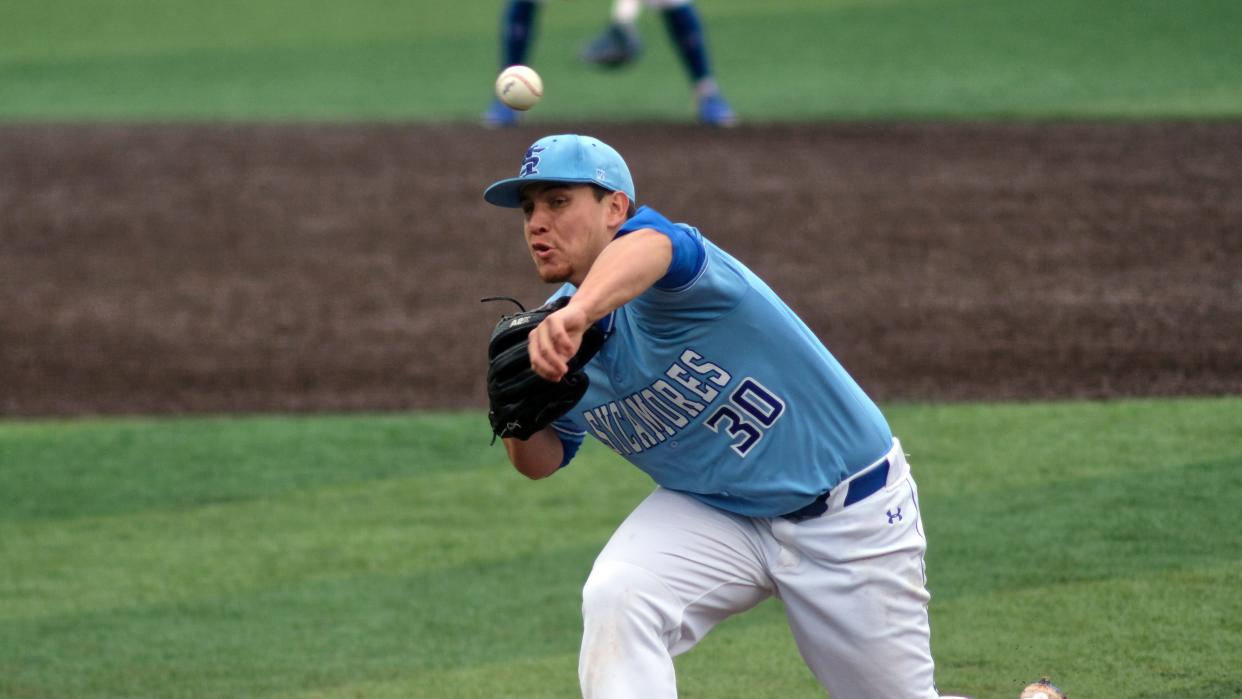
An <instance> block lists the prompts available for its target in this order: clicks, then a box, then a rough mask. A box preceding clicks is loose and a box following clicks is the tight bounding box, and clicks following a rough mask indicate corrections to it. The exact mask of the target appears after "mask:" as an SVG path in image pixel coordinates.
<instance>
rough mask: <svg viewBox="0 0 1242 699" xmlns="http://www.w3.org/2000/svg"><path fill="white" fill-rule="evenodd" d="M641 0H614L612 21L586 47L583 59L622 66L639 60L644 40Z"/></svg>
mask: <svg viewBox="0 0 1242 699" xmlns="http://www.w3.org/2000/svg"><path fill="white" fill-rule="evenodd" d="M641 7H642V5H641V3H640V2H639V0H613V3H612V22H611V23H610V24H609V25H608V26H607V27H605V28H604V31H603V32H601V33H600V34H599V35H598V36H596V37H595V38H594V39H592V40H591V41H590V42H589V43H587V45H586V47H585V48H583V49H582V53H581V58H582V60H583V61H585V62H587V63H593V64H595V65H597V66H601V67H603V68H620V67H621V66H625V65H629V64H630V63H633V62H634V61H635V60H637V59H638V55H639V54H640V53H642V48H643V45H642V40H641V39H640V38H639V36H638V27H637V22H638V13H639V10H640V9H641Z"/></svg>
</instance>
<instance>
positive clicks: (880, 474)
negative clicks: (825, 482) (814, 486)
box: [781, 459, 889, 522]
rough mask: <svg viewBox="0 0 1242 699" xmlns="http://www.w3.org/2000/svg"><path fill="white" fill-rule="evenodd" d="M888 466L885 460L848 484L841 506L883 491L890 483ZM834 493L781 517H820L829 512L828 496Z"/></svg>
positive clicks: (799, 520)
mask: <svg viewBox="0 0 1242 699" xmlns="http://www.w3.org/2000/svg"><path fill="white" fill-rule="evenodd" d="M888 466H889V463H888V459H885V460H883V461H881V462H880V465H878V466H876V467H875V468H872V469H870V470H869V471H867V472H866V473H864V474H862V475H860V476H856V477H855V478H854V479H853V480H851V481H850V482H849V483H846V484H845V488H846V490H845V502H844V503H843V504H842V505H841V506H842V507H849V506H850V505H853V504H854V503H856V502H858V501H860V500H864V499H866V498H868V497H871V496H872V495H874V494H875V493H876V492H877V491H879V490H881V489H883V488H884V485H885V484H886V483H888ZM833 492H834V491H831V490H829V491H828V492H826V493H824V494H823V495H820V496H819V497H817V498H815V501H814V502H812V503H811V504H810V505H807V506H806V507H803V508H801V509H798V510H794V511H793V512H790V513H789V514H784V515H781V517H783V518H785V519H787V520H789V521H791V522H801V521H802V520H804V519H813V518H815V517H818V516H820V515H822V514H824V513H825V512H827V511H828V496H830V495H832V493H833Z"/></svg>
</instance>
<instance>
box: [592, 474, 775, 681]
mask: <svg viewBox="0 0 1242 699" xmlns="http://www.w3.org/2000/svg"><path fill="white" fill-rule="evenodd" d="M761 549H762V543H761V542H760V540H759V538H758V535H757V533H756V529H755V526H754V524H753V522H752V521H751V520H749V519H747V518H745V517H738V516H735V515H730V514H727V513H724V512H722V511H720V510H716V509H713V508H710V507H707V506H706V505H703V504H701V503H699V502H698V501H696V500H694V499H693V498H691V497H689V496H687V495H682V494H680V493H675V492H673V491H670V490H664V489H658V490H656V491H655V492H654V493H652V494H651V495H650V496H648V498H647V499H646V500H644V501H643V502H642V503H641V504H640V505H639V506H638V507H637V508H635V510H634V512H633V513H631V514H630V516H629V517H628V518H626V520H625V522H624V523H622V524H621V526H620V527H619V528H618V529H617V531H616V533H614V534H613V536H612V539H611V540H610V541H609V542H608V545H607V546H606V547H605V548H604V550H603V551H602V552H600V555H599V557H598V558H597V559H596V561H595V566H594V567H593V568H592V570H591V575H590V578H589V579H588V580H587V583H586V586H585V587H584V589H583V599H582V615H583V637H582V654H581V656H580V658H579V664H578V675H579V680H580V681H581V683H582V693H583V696H584V697H586V699H634V698H635V697H641V699H668V698H671V697H675V696H677V685H676V678H675V675H674V671H673V657H674V656H676V655H679V654H681V653H684V652H686V651H687V650H689V649H690V648H692V647H693V646H694V645H695V644H696V643H698V641H699V640H700V639H702V638H703V636H704V635H706V634H707V632H708V631H710V630H711V629H712V627H714V626H715V625H716V624H718V623H719V622H721V621H722V620H724V619H726V618H728V617H729V616H732V615H733V614H737V613H739V612H743V611H745V610H747V609H750V608H751V607H753V606H755V605H756V604H758V603H759V602H761V601H763V600H764V599H766V598H767V597H769V596H770V595H771V591H772V590H771V583H770V581H769V580H768V577H767V574H766V573H765V572H764V571H763V567H762V565H761V563H760V561H761V558H760V555H761V554H760V551H761Z"/></svg>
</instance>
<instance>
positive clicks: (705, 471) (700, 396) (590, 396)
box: [552, 207, 892, 517]
mask: <svg viewBox="0 0 1242 699" xmlns="http://www.w3.org/2000/svg"><path fill="white" fill-rule="evenodd" d="M643 228H650V229H654V230H657V231H659V232H661V233H663V234H665V235H667V236H668V237H669V239H670V240H671V241H672V242H673V261H672V263H671V264H670V266H669V270H668V273H667V274H666V275H665V276H664V278H662V279H661V280H660V281H659V282H657V283H656V285H655V286H653V287H652V288H650V289H648V290H647V291H645V292H644V293H642V294H640V295H639V296H638V297H637V298H635V299H633V300H631V301H630V302H629V303H627V304H625V305H624V306H622V307H620V308H618V309H617V310H615V311H613V312H612V313H611V314H609V316H608V317H606V318H604V319H602V320H601V321H600V324H601V325H602V326H603V327H604V329H605V330H608V331H609V332H610V336H609V338H608V341H607V342H605V343H604V347H603V349H602V350H601V351H600V352H599V354H597V355H596V356H595V357H594V358H593V359H592V360H591V361H590V363H589V364H588V365H587V367H586V373H587V375H588V376H589V378H590V380H591V384H590V388H589V389H588V390H587V392H586V395H585V396H584V397H583V398H582V400H581V401H579V403H578V404H577V405H576V406H575V407H574V408H573V409H572V410H570V411H569V412H568V413H567V414H566V415H564V416H563V417H561V418H560V419H559V420H557V421H556V422H555V423H554V424H553V427H554V428H555V429H556V431H557V434H558V436H559V437H560V438H561V441H562V443H563V444H564V445H565V453H566V455H567V461H568V458H572V455H573V454H574V453H575V452H576V451H577V449H578V446H579V445H581V443H582V440H583V438H584V436H585V435H586V434H592V435H594V436H595V437H596V438H598V439H599V440H600V441H601V442H603V443H604V444H606V445H608V446H609V447H611V448H612V449H613V450H615V451H616V452H617V453H618V454H620V455H621V456H623V457H624V458H625V459H627V460H628V461H630V462H631V463H633V464H634V465H635V466H637V467H638V468H640V469H642V470H643V471H645V472H646V473H647V474H649V475H650V476H651V478H652V479H654V480H655V482H656V483H658V484H660V485H661V486H664V487H665V488H669V489H672V490H677V491H680V492H683V493H687V494H689V495H692V496H694V497H695V498H697V499H699V500H701V501H703V502H705V503H707V504H709V505H712V506H714V507H718V508H721V509H723V510H728V511H730V512H736V513H738V514H742V515H746V516H752V517H774V516H778V515H781V514H785V513H788V512H792V511H794V510H797V509H799V508H801V507H803V506H805V505H808V504H810V503H811V502H812V501H813V500H814V499H815V498H816V497H817V496H819V495H820V494H821V493H823V492H824V491H826V490H829V489H831V488H832V487H833V486H835V485H836V484H837V483H839V482H840V481H842V480H843V479H845V478H847V477H848V476H849V475H851V474H852V473H854V472H856V471H858V470H859V469H861V468H863V467H865V466H867V465H868V464H871V463H873V462H875V461H877V460H878V459H880V458H881V457H883V455H884V454H885V453H887V451H888V450H889V449H890V448H891V446H892V434H891V432H890V430H889V426H888V423H887V421H886V420H885V419H884V416H883V415H882V414H881V413H880V410H879V409H878V408H877V407H876V405H875V403H873V402H872V401H871V399H870V398H868V397H867V395H866V394H865V393H863V391H862V389H861V388H859V386H858V384H857V383H856V382H855V381H854V380H853V379H852V378H851V377H850V375H849V374H848V373H846V371H845V369H843V368H842V367H841V365H840V363H839V362H837V360H836V359H835V358H834V357H833V356H832V355H831V354H830V353H829V352H828V350H827V349H826V348H825V347H824V345H823V344H822V343H821V342H820V341H819V339H818V338H816V337H815V335H814V334H813V333H812V332H811V330H810V329H809V328H807V327H806V324H804V323H803V322H802V320H801V319H799V318H798V317H797V316H796V315H795V314H794V312H793V311H792V310H790V308H789V307H788V306H786V305H785V303H784V302H783V301H781V300H780V298H778V297H777V296H776V294H775V293H773V292H772V290H771V289H770V288H769V287H768V285H767V284H765V283H764V282H763V281H762V280H761V279H759V277H757V276H755V274H754V273H753V272H751V271H750V270H749V269H748V268H747V267H746V266H745V265H743V264H742V263H741V262H739V261H737V260H736V259H734V258H733V257H732V256H730V255H729V254H728V253H726V252H724V251H723V250H721V249H720V248H719V247H717V246H716V245H714V244H713V243H712V242H711V241H709V240H707V239H706V238H705V237H703V235H702V234H700V233H699V231H698V230H696V229H694V228H692V227H690V226H687V225H685V224H674V223H672V222H671V221H669V220H668V219H667V218H665V217H664V216H662V215H660V214H659V213H657V212H656V211H654V210H652V209H651V208H649V207H642V208H641V209H639V211H638V213H637V214H636V215H635V216H634V217H633V218H631V219H630V220H629V221H627V222H626V223H625V225H624V226H623V227H622V228H621V230H620V232H619V233H618V236H621V235H624V234H626V233H630V232H633V231H635V230H639V229H643ZM574 291H575V287H574V286H573V285H571V284H566V285H565V286H563V287H562V288H561V289H560V290H558V291H557V293H555V294H553V296H552V298H556V297H558V296H563V295H567V294H572V293H573V292H574Z"/></svg>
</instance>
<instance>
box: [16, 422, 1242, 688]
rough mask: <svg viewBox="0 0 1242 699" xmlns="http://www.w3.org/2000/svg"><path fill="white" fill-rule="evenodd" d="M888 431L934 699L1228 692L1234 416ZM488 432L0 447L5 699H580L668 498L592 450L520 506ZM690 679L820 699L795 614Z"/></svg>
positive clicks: (128, 431)
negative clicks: (644, 518)
mask: <svg viewBox="0 0 1242 699" xmlns="http://www.w3.org/2000/svg"><path fill="white" fill-rule="evenodd" d="M886 412H887V413H888V414H889V415H890V417H891V418H892V421H893V423H894V426H895V430H896V432H897V433H898V434H899V435H901V436H902V437H903V439H904V440H905V444H906V446H907V451H910V452H911V453H912V454H913V463H914V467H915V469H916V473H917V474H918V476H919V479H920V484H921V487H922V498H921V500H922V502H921V505H922V508H923V512H924V518H925V525H926V527H927V529H928V532H929V536H930V540H931V547H930V550H929V554H928V572H929V585H930V587H931V589H932V592H933V596H934V597H933V605H932V614H933V619H934V624H935V638H934V644H935V645H934V649H935V652H936V654H937V658H938V662H939V663H940V666H941V672H940V680H941V685H942V687H944V688H953V689H960V690H963V691H968V692H969V693H972V694H975V695H977V696H1005V695H1007V694H1009V693H1012V691H1013V688H1014V682H1018V683H1019V684H1020V681H1022V680H1025V679H1027V677H1026V675H1037V674H1038V673H1040V672H1055V673H1057V675H1058V676H1060V677H1062V678H1063V681H1064V682H1065V683H1066V684H1068V685H1070V686H1071V687H1072V688H1074V689H1077V690H1079V692H1082V693H1085V694H1086V695H1096V696H1106V695H1124V696H1136V697H1137V696H1155V694H1154V693H1160V692H1163V693H1164V694H1165V695H1169V694H1173V695H1179V694H1183V695H1184V694H1186V692H1187V691H1190V689H1193V690H1194V691H1195V692H1197V694H1196V696H1233V694H1229V693H1228V692H1229V691H1231V689H1230V688H1231V687H1235V688H1236V686H1237V682H1238V681H1239V677H1238V675H1237V674H1236V672H1235V671H1234V670H1232V669H1231V668H1232V665H1230V664H1228V663H1223V662H1221V658H1222V657H1223V655H1222V653H1225V652H1226V651H1227V649H1229V648H1236V647H1238V646H1239V643H1242V629H1240V626H1239V622H1237V621H1236V620H1237V619H1239V618H1242V617H1239V616H1238V614H1237V611H1239V610H1238V609H1237V606H1238V600H1237V598H1236V594H1235V591H1236V589H1237V584H1238V583H1239V582H1242V581H1240V580H1239V573H1240V571H1242V534H1239V532H1238V529H1237V528H1236V527H1232V526H1231V525H1230V516H1231V510H1230V508H1229V506H1228V505H1229V503H1230V502H1231V500H1230V497H1231V494H1232V493H1236V492H1238V486H1239V485H1240V483H1239V474H1240V473H1242V434H1239V430H1240V429H1242V427H1240V425H1242V421H1240V420H1239V419H1238V416H1239V415H1242V399H1240V398H1214V399H1181V400H1169V401H1157V400H1141V401H1118V402H1090V403H1087V402H1070V403H1040V404H1029V405H1022V404H1007V405H894V406H889V407H888V408H887V411H886ZM484 425H485V420H484V419H483V417H482V416H481V415H479V414H477V413H459V414H430V415H375V416H345V417H331V416H308V417H284V418H280V417H261V418H237V419H174V420H159V419H149V420H146V419H126V420H87V421H37V422H9V423H0V497H2V498H4V513H5V516H4V517H3V518H0V571H3V574H0V696H41V695H46V696H92V697H135V696H160V697H213V696H236V697H244V696H256V697H273V696H282V697H283V696H298V697H310V696H322V697H338V696H339V697H346V696H356V695H357V694H356V692H358V691H364V692H372V693H373V694H365V695H367V696H372V695H373V696H397V695H398V694H402V695H404V696H480V697H481V696H549V697H557V696H563V697H572V696H574V695H575V694H574V693H575V692H576V681H575V680H574V677H573V674H574V672H575V666H576V648H577V642H578V634H579V631H580V620H579V616H578V602H579V590H580V587H581V584H582V582H583V581H584V579H585V576H586V573H587V571H588V570H589V566H590V562H591V560H592V559H593V557H594V555H595V553H596V552H597V551H598V549H599V547H600V546H601V545H602V543H603V541H604V540H605V539H606V538H607V536H608V534H609V533H610V532H611V531H612V529H613V528H614V527H615V525H616V524H617V523H618V522H619V521H620V520H621V518H623V517H624V516H625V514H626V513H628V512H629V510H630V509H631V508H632V507H633V505H634V504H635V503H636V502H638V500H640V499H641V498H642V497H643V496H644V495H645V493H646V492H647V491H648V490H649V489H650V485H649V483H648V482H647V480H646V477H645V476H643V475H642V474H641V473H639V472H638V471H637V470H636V469H633V468H631V467H629V466H628V465H625V464H623V463H622V462H621V461H620V460H619V459H618V458H617V457H615V456H613V455H611V454H610V453H608V452H606V451H605V450H604V449H603V448H601V447H599V446H598V445H594V444H593V443H591V444H588V446H587V447H586V448H585V449H584V453H583V457H582V460H581V462H576V463H575V464H574V465H573V466H572V467H571V468H570V469H569V470H568V471H566V472H565V473H562V474H558V475H557V476H556V477H555V478H552V479H550V480H548V481H546V482H541V483H530V482H527V481H525V480H524V479H522V478H521V477H520V476H518V475H517V474H515V473H513V472H512V470H511V469H510V468H509V467H508V466H507V465H506V464H505V462H504V457H503V453H502V452H501V451H500V447H499V445H497V446H495V447H490V448H489V447H487V446H486V442H487V435H486V432H485V428H484ZM213 452H215V453H218V454H219V456H218V457H217V458H215V459H213V457H212V453H213ZM94 465H98V466H99V468H100V472H99V473H93V471H92V467H93V466H94ZM247 483H251V484H253V485H254V491H253V492H247V490H246V484H247ZM56 484H59V486H57V487H54V486H56ZM1028 628H1033V629H1035V630H1034V631H1030V632H1028V631H1025V629H1028ZM1166 641H1175V645H1176V652H1175V653H1173V654H1172V655H1169V656H1168V657H1169V660H1168V661H1167V663H1166V664H1165V665H1159V664H1154V665H1152V667H1151V669H1150V671H1147V672H1144V673H1131V675H1130V676H1122V675H1121V674H1118V671H1117V668H1118V667H1122V666H1124V667H1133V663H1135V662H1139V661H1140V660H1141V661H1142V662H1146V659H1147V658H1151V657H1154V656H1153V650H1152V649H1153V648H1154V647H1158V646H1162V645H1163V646H1164V648H1163V650H1164V652H1165V653H1166V654H1167V653H1170V651H1169V649H1168V648H1169V647H1168V644H1167V643H1166ZM1092 652H1094V653H1095V655H1094V656H1093V655H1091V653H1092ZM1226 654H1227V653H1226ZM1153 662H1155V661H1153ZM1166 666H1167V667H1166ZM679 667H680V668H681V673H682V680H683V694H684V695H685V696H688V697H692V696H713V697H729V696H738V697H742V696H767V695H770V694H771V692H773V691H776V690H775V689H774V688H779V693H780V695H781V696H815V691H814V682H813V680H811V679H810V677H809V674H808V673H807V672H806V670H805V668H804V667H802V665H801V662H800V660H799V659H798V658H797V653H796V649H795V648H794V647H793V644H792V640H791V639H790V638H789V634H788V631H787V630H786V629H785V625H784V621H783V617H782V613H781V608H780V605H779V604H778V603H775V602H772V603H768V604H765V605H763V606H762V607H761V608H760V609H758V610H756V611H755V612H753V613H752V614H748V615H744V616H742V617H739V618H738V619H735V620H731V621H730V622H727V623H726V624H725V625H724V626H723V627H722V628H721V629H719V630H718V632H717V633H715V634H713V635H712V636H711V637H709V638H708V639H707V640H706V641H705V642H704V647H703V648H702V649H701V652H697V653H692V654H690V655H688V656H686V657H685V658H683V659H682V660H681V661H679ZM722 668H728V669H729V671H728V672H722V671H721V670H722ZM1019 673H1021V674H1022V675H1023V676H1022V677H1021V678H1017V677H1016V675H1018V674H1019ZM1140 680H1141V681H1140ZM774 683H775V684H774ZM1123 691H1124V692H1125V693H1124V694H1119V693H1122V692H1123ZM351 692H354V693H352V694H351Z"/></svg>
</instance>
